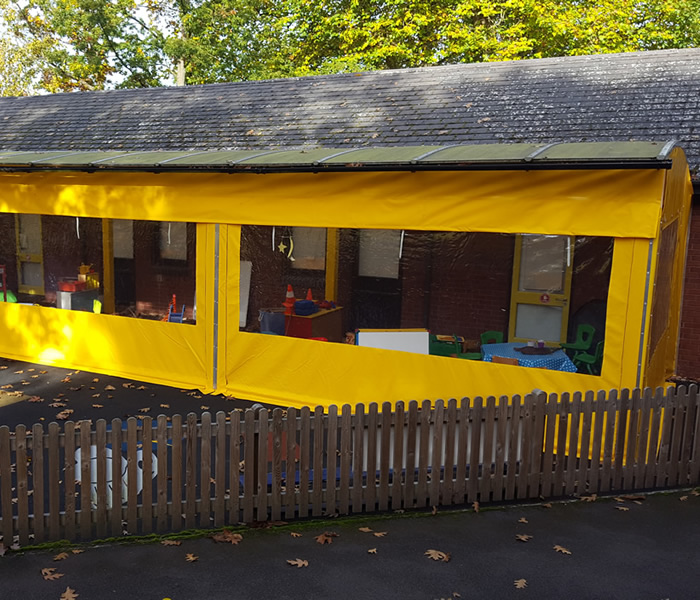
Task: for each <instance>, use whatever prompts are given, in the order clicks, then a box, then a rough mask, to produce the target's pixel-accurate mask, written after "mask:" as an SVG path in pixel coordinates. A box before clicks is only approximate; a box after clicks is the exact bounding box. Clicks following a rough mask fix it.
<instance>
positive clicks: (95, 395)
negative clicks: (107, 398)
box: [92, 392, 100, 398]
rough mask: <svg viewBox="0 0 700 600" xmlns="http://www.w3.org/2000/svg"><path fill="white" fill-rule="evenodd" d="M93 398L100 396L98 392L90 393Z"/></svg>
mask: <svg viewBox="0 0 700 600" xmlns="http://www.w3.org/2000/svg"><path fill="white" fill-rule="evenodd" d="M92 397H93V398H99V397H100V392H97V393H96V394H93V395H92Z"/></svg>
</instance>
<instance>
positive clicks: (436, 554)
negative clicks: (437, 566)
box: [423, 548, 451, 562]
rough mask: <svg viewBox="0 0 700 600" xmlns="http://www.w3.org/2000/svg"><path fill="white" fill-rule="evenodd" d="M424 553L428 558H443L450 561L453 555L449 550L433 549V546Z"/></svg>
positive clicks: (442, 559) (443, 560)
mask: <svg viewBox="0 0 700 600" xmlns="http://www.w3.org/2000/svg"><path fill="white" fill-rule="evenodd" d="M423 554H424V555H425V556H427V557H428V558H432V559H433V560H441V561H442V562H450V558H451V556H450V555H449V554H448V553H447V552H442V551H441V550H433V549H432V548H431V549H429V550H426V551H425V552H424V553H423Z"/></svg>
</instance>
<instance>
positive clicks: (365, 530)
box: [360, 527, 372, 533]
mask: <svg viewBox="0 0 700 600" xmlns="http://www.w3.org/2000/svg"><path fill="white" fill-rule="evenodd" d="M360 531H361V532H362V533H371V532H372V528H371V527H360Z"/></svg>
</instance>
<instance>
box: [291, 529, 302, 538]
mask: <svg viewBox="0 0 700 600" xmlns="http://www.w3.org/2000/svg"><path fill="white" fill-rule="evenodd" d="M289 535H291V536H292V537H293V538H300V537H301V533H297V532H296V531H292V532H290V534H289Z"/></svg>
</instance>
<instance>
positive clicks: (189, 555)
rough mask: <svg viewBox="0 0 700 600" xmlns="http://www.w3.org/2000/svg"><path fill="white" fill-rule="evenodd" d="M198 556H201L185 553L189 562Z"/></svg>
mask: <svg viewBox="0 0 700 600" xmlns="http://www.w3.org/2000/svg"><path fill="white" fill-rule="evenodd" d="M198 558H199V556H195V555H194V554H185V560H186V561H187V562H194V561H195V560H197V559H198Z"/></svg>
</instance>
